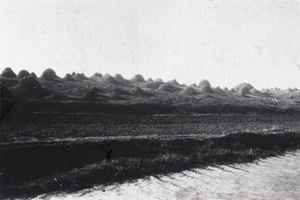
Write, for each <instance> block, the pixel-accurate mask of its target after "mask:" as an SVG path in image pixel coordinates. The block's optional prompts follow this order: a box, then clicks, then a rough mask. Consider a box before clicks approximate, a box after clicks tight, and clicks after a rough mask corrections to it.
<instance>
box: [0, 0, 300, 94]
mask: <svg viewBox="0 0 300 200" xmlns="http://www.w3.org/2000/svg"><path fill="white" fill-rule="evenodd" d="M0 27H1V29H0V70H1V71H2V70H3V69H4V68H6V67H11V68H12V69H13V70H14V71H15V72H16V73H18V72H19V71H20V70H21V69H27V70H28V71H29V72H35V73H36V74H37V75H38V76H39V75H41V73H42V72H43V71H44V70H45V69H46V68H52V69H54V70H55V71H56V73H57V74H58V75H59V76H60V77H64V75H65V74H66V73H72V72H73V71H75V72H78V73H85V74H86V75H87V76H91V75H92V74H94V73H95V72H99V73H102V74H105V73H109V74H111V75H114V74H116V73H120V74H122V75H123V76H124V77H125V78H131V77H132V76H134V75H135V74H138V73H139V74H142V75H143V76H144V77H145V78H149V77H151V78H153V79H157V78H162V79H163V80H164V81H167V80H171V79H177V80H178V82H180V83H186V84H191V83H197V84H198V83H199V82H200V81H201V80H202V79H207V80H209V81H210V83H211V85H212V86H213V87H216V86H221V87H225V86H226V87H228V88H232V87H234V86H236V85H238V84H239V83H241V82H248V83H251V84H252V85H253V86H254V87H256V88H258V89H261V88H271V87H280V88H283V89H284V88H288V87H291V88H294V87H297V88H299V89H300V68H299V66H300V1H299V0H294V1H293V0H276V1H275V0H251V1H250V0H249V1H241V0H211V1H210V0H97V1H96V0H82V1H77V0H48V1H46V0H44V1H41V0H26V1H24V0H0Z"/></svg>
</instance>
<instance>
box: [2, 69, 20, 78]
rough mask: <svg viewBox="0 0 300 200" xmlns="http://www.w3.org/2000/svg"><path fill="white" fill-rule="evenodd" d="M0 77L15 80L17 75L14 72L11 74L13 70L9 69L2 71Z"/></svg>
mask: <svg viewBox="0 0 300 200" xmlns="http://www.w3.org/2000/svg"><path fill="white" fill-rule="evenodd" d="M1 75H2V76H4V77H7V78H16V77H17V75H16V74H15V72H13V70H12V69H11V68H9V67H7V68H5V69H4V70H3V71H2V74H1Z"/></svg>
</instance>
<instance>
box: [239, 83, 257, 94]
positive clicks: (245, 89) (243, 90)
mask: <svg viewBox="0 0 300 200" xmlns="http://www.w3.org/2000/svg"><path fill="white" fill-rule="evenodd" d="M234 90H235V92H236V93H237V94H239V95H242V96H243V95H247V94H254V95H258V94H262V93H261V92H259V91H258V90H256V89H255V88H254V87H253V86H252V85H251V84H249V83H241V84H239V85H238V86H236V87H235V88H234Z"/></svg>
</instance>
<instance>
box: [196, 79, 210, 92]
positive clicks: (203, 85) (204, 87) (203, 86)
mask: <svg viewBox="0 0 300 200" xmlns="http://www.w3.org/2000/svg"><path fill="white" fill-rule="evenodd" d="M198 87H199V88H200V91H201V92H203V93H213V89H212V88H211V85H210V83H209V82H208V80H202V81H200V83H199V85H198Z"/></svg>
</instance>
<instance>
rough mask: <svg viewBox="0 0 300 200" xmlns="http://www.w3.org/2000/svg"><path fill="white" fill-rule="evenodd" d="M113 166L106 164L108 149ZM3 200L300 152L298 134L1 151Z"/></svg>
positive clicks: (0, 193) (40, 146) (45, 145)
mask: <svg viewBox="0 0 300 200" xmlns="http://www.w3.org/2000/svg"><path fill="white" fill-rule="evenodd" d="M107 142H109V143H110V144H111V147H112V150H113V153H112V157H111V158H112V161H111V162H110V163H106V161H105V156H106V155H105V146H106V143H107ZM0 148H1V151H0V158H1V160H0V199H1V198H14V197H33V196H35V195H38V194H42V193H49V192H60V191H65V192H71V191H77V190H80V189H84V188H90V187H93V186H95V185H99V184H111V183H114V182H124V181H130V180H133V179H136V178H140V177H145V176H149V175H155V174H164V173H172V172H178V171H182V170H186V169H190V168H196V167H206V166H208V165H217V164H230V163H243V162H251V161H253V160H255V159H257V158H266V157H269V156H276V155H280V154H283V153H284V152H285V151H287V150H293V149H299V148H300V134H299V133H281V134H253V133H238V134H231V135H227V136H224V137H219V138H210V139H193V138H164V139H162V138H157V139H154V138H151V139H147V138H140V139H128V140H119V139H112V140H109V141H74V142H63V143H62V142H53V143H32V144H18V145H16V144H12V145H11V146H10V145H4V146H1V147H0Z"/></svg>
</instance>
